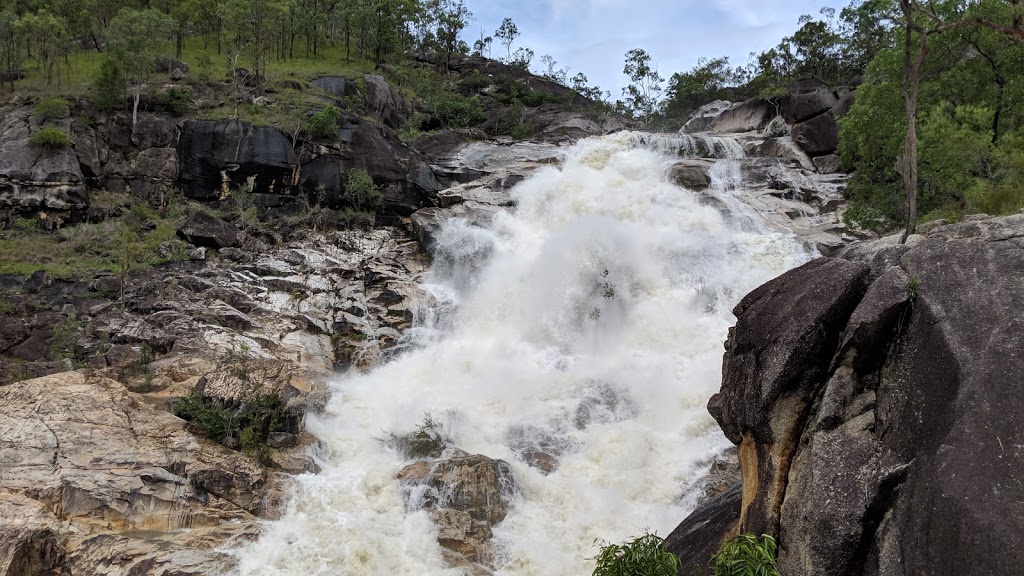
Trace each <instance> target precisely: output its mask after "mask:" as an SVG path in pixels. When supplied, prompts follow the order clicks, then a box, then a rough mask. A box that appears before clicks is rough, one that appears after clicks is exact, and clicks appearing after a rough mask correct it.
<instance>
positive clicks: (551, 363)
mask: <svg viewBox="0 0 1024 576" xmlns="http://www.w3.org/2000/svg"><path fill="white" fill-rule="evenodd" d="M673 161H674V158H672V157H670V156H669V155H666V154H664V153H662V152H658V151H655V150H650V149H644V148H643V147H638V146H637V145H636V143H635V134H620V135H615V136H609V137H605V138H598V139H589V140H585V141H582V142H580V143H578V144H576V145H575V146H574V147H572V148H571V149H569V150H568V151H567V154H566V160H565V162H564V163H563V164H562V165H561V166H557V167H556V166H551V167H545V168H542V169H540V170H538V171H536V172H535V173H534V174H533V175H532V176H531V177H530V178H529V179H528V180H526V181H525V182H523V183H521V184H520V185H519V186H518V187H517V188H516V189H515V190H514V191H513V195H514V197H515V200H516V202H517V208H516V209H515V211H514V212H513V213H507V214H506V213H501V214H499V215H498V216H497V217H496V219H495V222H494V225H493V228H492V229H490V230H481V229H479V228H474V227H472V226H468V225H467V224H466V223H465V222H462V221H451V222H449V223H448V224H447V225H446V226H445V228H444V230H443V232H442V234H441V235H440V237H439V239H438V245H439V247H438V250H439V251H440V252H441V253H440V254H439V256H438V257H437V258H435V262H437V264H436V265H435V268H434V270H433V271H432V273H431V277H430V279H429V284H428V288H429V289H430V290H431V291H433V292H434V294H435V295H436V296H437V300H438V302H440V304H439V305H438V307H437V308H434V309H432V310H426V311H424V313H423V314H422V315H421V322H420V323H419V326H418V327H417V328H416V329H414V330H412V331H410V335H409V337H410V338H411V339H412V342H410V344H411V346H410V347H409V348H410V351H409V352H407V353H405V354H404V355H402V356H400V357H399V358H397V359H395V360H393V361H392V362H390V363H389V364H387V365H384V366H382V367H380V368H378V369H376V370H375V371H373V372H372V373H370V374H365V375H359V374H352V375H348V376H344V377H339V378H338V380H337V381H336V382H334V383H333V384H332V391H333V397H332V399H331V401H330V402H329V404H328V406H327V408H326V411H325V412H324V413H323V414H321V415H319V416H315V417H311V418H310V421H309V424H308V427H309V429H310V431H311V432H312V433H313V434H314V435H316V436H317V437H318V438H320V439H321V440H322V449H321V450H320V452H319V453H318V454H317V459H318V463H319V464H320V465H321V467H322V469H323V471H322V473H320V474H318V475H304V476H301V477H299V478H297V479H296V481H295V488H294V497H293V498H292V501H291V503H290V505H289V506H288V509H287V510H286V512H285V514H284V516H283V518H281V519H280V520H278V521H275V522H272V523H269V524H268V525H267V526H266V529H265V532H264V534H263V536H262V538H261V539H260V540H259V542H257V543H255V544H252V545H250V546H248V547H246V548H244V549H242V550H240V551H238V554H239V558H240V571H241V573H243V574H246V575H301V576H312V575H320V574H322V575H327V574H331V575H338V574H351V575H357V574H360V575H374V576H377V575H380V576H384V575H408V574H456V573H457V572H456V571H453V570H451V569H447V568H446V567H445V564H444V562H443V560H442V557H441V551H440V548H439V546H438V544H437V542H436V537H437V529H436V528H435V527H434V526H433V525H432V523H431V521H430V519H429V517H428V515H427V513H426V512H424V511H422V510H416V509H415V507H414V506H410V505H409V504H408V503H407V502H406V500H405V499H404V498H403V493H402V490H401V488H400V486H399V484H398V482H397V481H396V480H395V475H396V473H397V472H398V471H399V470H400V469H401V468H402V467H403V466H404V465H405V464H408V462H403V461H402V458H401V457H400V456H398V455H397V454H395V452H393V451H392V450H390V449H388V448H386V447H385V446H383V445H382V443H381V442H380V441H379V438H381V437H383V436H385V435H386V434H388V433H403V432H408V431H411V430H413V429H414V428H415V426H416V425H417V424H418V423H419V422H421V421H422V420H423V416H424V414H425V413H428V412H429V413H431V414H432V415H433V416H434V417H436V418H438V419H440V420H441V421H442V422H443V424H444V425H445V427H446V428H447V430H448V431H449V432H450V434H451V435H452V436H453V438H454V439H455V441H456V444H457V445H458V446H459V447H461V448H462V449H464V450H466V451H468V452H470V453H479V454H485V455H487V456H490V457H492V458H500V459H504V460H506V461H508V462H509V463H510V464H511V466H512V469H513V471H514V473H515V476H516V478H517V481H518V484H519V487H520V490H519V492H518V493H517V494H516V496H515V499H514V504H513V507H512V510H511V512H510V513H509V515H508V517H507V518H506V519H505V520H504V521H503V522H502V523H501V524H499V525H498V526H497V527H496V528H495V530H494V534H495V543H496V546H497V551H498V559H497V566H496V567H497V573H499V574H516V575H534V574H536V575H542V574H543V575H572V576H579V575H581V574H589V573H590V572H591V571H592V570H593V557H594V556H595V554H596V553H597V548H596V547H595V541H601V540H603V541H611V542H618V541H622V540H623V539H626V538H628V537H631V536H634V535H637V534H638V533H639V532H641V531H643V530H644V529H652V530H656V531H658V532H659V533H660V534H661V535H663V536H664V535H667V534H668V532H669V531H671V530H672V528H673V527H675V525H676V524H678V522H679V521H680V520H682V519H683V518H684V517H685V516H686V514H687V513H688V512H689V511H690V510H691V509H692V507H693V506H694V503H695V494H693V493H692V492H693V490H692V486H693V483H694V481H695V480H696V478H697V477H698V475H699V473H701V472H702V471H703V470H705V469H706V467H707V465H708V462H709V460H710V459H711V458H712V457H714V456H715V455H716V454H717V453H719V452H720V451H721V450H723V449H724V448H725V447H726V446H728V442H727V441H726V440H725V439H724V438H723V437H722V435H721V432H720V431H719V430H718V428H717V426H716V425H715V423H714V421H713V420H712V418H711V417H710V416H709V415H708V413H707V410H706V409H705V404H706V402H707V400H708V398H709V397H710V396H711V394H713V393H714V392H715V391H717V389H718V387H719V382H720V377H721V362H722V352H723V348H722V344H723V342H724V340H725V337H726V333H727V330H728V327H729V326H730V325H731V324H732V323H733V322H734V320H735V319H734V318H733V316H732V315H731V313H730V310H731V308H732V307H733V306H734V305H735V304H736V302H737V301H738V300H739V298H741V297H742V296H743V295H744V294H745V293H747V292H748V291H750V290H751V289H753V288H755V287H756V286H758V285H760V284H761V283H763V282H765V281H766V280H768V279H770V278H772V277H774V276H776V275H778V274H780V273H782V272H783V271H785V270H787V269H789V268H792V267H794V266H796V265H798V264H800V263H802V262H804V261H805V260H806V259H807V258H808V257H809V254H807V253H806V252H805V251H804V250H803V249H802V248H801V245H800V243H799V242H797V241H796V240H795V239H794V238H793V237H791V236H787V235H783V234H779V233H775V232H770V231H769V230H768V229H767V228H765V227H763V226H762V227H759V228H758V227H754V229H752V227H751V226H750V225H749V224H747V225H740V223H738V222H736V221H733V220H731V219H728V218H727V217H726V216H723V215H722V213H721V212H719V211H718V210H716V209H715V208H713V207H709V206H705V205H703V204H702V203H701V202H700V201H699V197H698V195H697V194H695V193H693V192H690V191H686V190H683V189H681V188H679V187H677V186H675V185H673V184H670V183H669V182H668V181H667V179H666V174H667V171H668V168H669V166H670V165H671V163H672V162H673ZM726 176H727V174H726ZM530 450H544V451H546V452H548V453H553V454H558V455H559V456H558V457H559V462H560V467H559V468H558V470H557V471H556V472H554V473H553V474H551V475H549V476H544V475H542V474H541V473H540V472H539V471H537V470H535V469H533V468H531V467H529V466H527V465H526V464H525V463H524V461H523V454H524V453H525V452H528V451H530Z"/></svg>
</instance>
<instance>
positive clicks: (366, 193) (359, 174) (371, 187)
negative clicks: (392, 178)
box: [341, 168, 382, 211]
mask: <svg viewBox="0 0 1024 576" xmlns="http://www.w3.org/2000/svg"><path fill="white" fill-rule="evenodd" d="M341 197H342V198H343V199H344V200H345V201H347V202H348V203H349V204H350V205H351V206H352V208H354V209H355V210H356V211H375V210H376V209H377V207H378V206H379V205H380V202H381V199H382V196H381V193H380V189H379V188H377V185H376V184H374V183H373V178H371V177H370V174H369V173H368V172H367V171H366V170H363V169H362V168H353V169H352V170H349V171H348V176H347V177H346V178H345V190H344V191H342V193H341Z"/></svg>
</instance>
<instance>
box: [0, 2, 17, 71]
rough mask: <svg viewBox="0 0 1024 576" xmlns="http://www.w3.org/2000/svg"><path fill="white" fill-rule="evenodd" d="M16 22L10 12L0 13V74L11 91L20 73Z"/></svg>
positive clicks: (12, 13)
mask: <svg viewBox="0 0 1024 576" xmlns="http://www.w3.org/2000/svg"><path fill="white" fill-rule="evenodd" d="M17 22H18V17H17V16H16V15H15V14H14V12H13V11H12V10H6V9H5V10H3V11H0V74H2V75H3V76H4V77H6V79H7V82H8V83H10V85H11V90H14V79H15V77H16V76H17V75H18V73H20V72H21V70H20V69H19V68H20V65H21V42H20V39H19V38H18V33H17ZM0 85H2V82H0Z"/></svg>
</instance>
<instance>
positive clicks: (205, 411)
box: [173, 392, 231, 442]
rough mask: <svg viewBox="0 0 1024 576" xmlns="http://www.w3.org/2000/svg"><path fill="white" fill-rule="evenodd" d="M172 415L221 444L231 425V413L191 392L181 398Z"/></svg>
mask: <svg viewBox="0 0 1024 576" xmlns="http://www.w3.org/2000/svg"><path fill="white" fill-rule="evenodd" d="M173 412H174V415H175V416H177V417H178V418H181V419H182V420H188V421H189V423H191V424H192V426H193V427H194V428H195V429H196V431H198V432H199V433H200V434H202V435H203V436H205V437H207V438H209V439H211V440H216V441H217V442H222V441H223V440H224V439H225V438H226V437H227V435H228V431H229V430H230V425H231V411H230V410H228V409H227V408H225V407H223V406H221V405H220V404H219V403H217V402H213V401H211V400H209V399H207V398H203V397H202V396H201V395H199V394H197V393H195V392H193V393H191V394H189V395H188V396H184V397H182V398H181V399H180V400H179V401H178V402H177V403H176V404H175V405H174V409H173Z"/></svg>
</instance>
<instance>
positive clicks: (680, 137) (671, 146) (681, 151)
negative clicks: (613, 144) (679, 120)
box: [627, 132, 745, 158]
mask: <svg viewBox="0 0 1024 576" xmlns="http://www.w3.org/2000/svg"><path fill="white" fill-rule="evenodd" d="M627 134H628V135H629V142H630V145H631V146H633V147H636V148H643V149H647V150H653V151H655V152H660V153H662V154H668V155H672V156H679V157H682V158H743V157H744V155H745V154H744V151H743V145H742V144H740V142H739V140H737V139H736V138H733V137H730V136H714V135H712V134H707V133H702V134H650V133H646V132H632V133H627Z"/></svg>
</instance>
